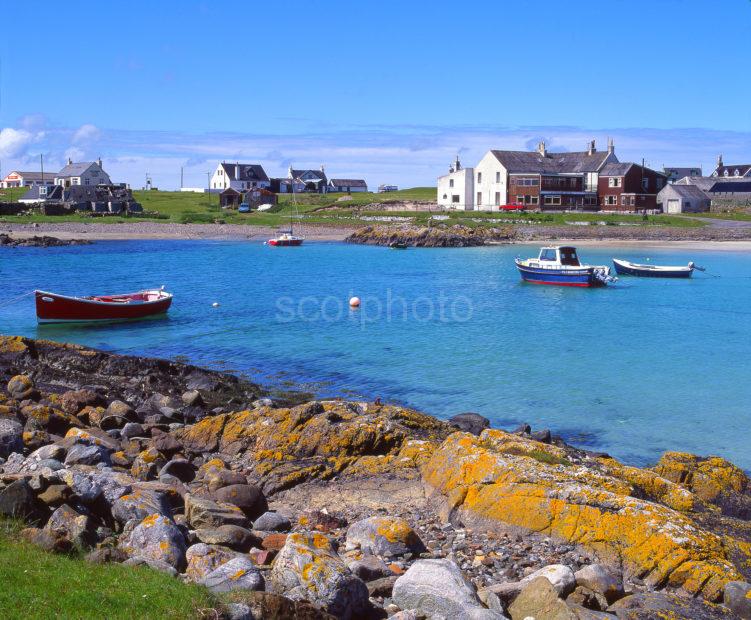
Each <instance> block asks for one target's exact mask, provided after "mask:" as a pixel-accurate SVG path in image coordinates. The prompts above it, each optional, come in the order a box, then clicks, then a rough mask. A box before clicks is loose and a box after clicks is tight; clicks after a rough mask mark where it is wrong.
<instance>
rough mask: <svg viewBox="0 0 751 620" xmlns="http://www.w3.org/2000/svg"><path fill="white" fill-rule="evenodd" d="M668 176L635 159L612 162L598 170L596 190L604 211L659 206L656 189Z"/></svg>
mask: <svg viewBox="0 0 751 620" xmlns="http://www.w3.org/2000/svg"><path fill="white" fill-rule="evenodd" d="M666 184H667V176H666V175H665V174H663V173H662V172H657V171H656V170H651V169H650V168H647V167H645V166H640V165H639V164H633V163H609V164H606V165H605V166H603V168H602V169H601V170H600V173H599V180H598V188H597V194H598V196H599V199H600V208H601V209H602V210H603V211H647V210H654V209H657V193H658V192H659V191H660V190H661V189H662V188H663V187H665V185H666Z"/></svg>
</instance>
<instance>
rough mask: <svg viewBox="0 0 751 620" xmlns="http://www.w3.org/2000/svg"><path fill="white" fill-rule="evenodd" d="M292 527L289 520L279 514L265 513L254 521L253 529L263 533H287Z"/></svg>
mask: <svg viewBox="0 0 751 620" xmlns="http://www.w3.org/2000/svg"><path fill="white" fill-rule="evenodd" d="M291 527H292V524H291V523H290V521H289V519H288V518H287V517H285V516H284V515H280V514H279V513H278V512H264V513H263V514H262V515H261V516H260V517H258V518H257V519H256V520H255V521H253V529H255V530H260V531H262V532H287V531H289V530H290V528H291Z"/></svg>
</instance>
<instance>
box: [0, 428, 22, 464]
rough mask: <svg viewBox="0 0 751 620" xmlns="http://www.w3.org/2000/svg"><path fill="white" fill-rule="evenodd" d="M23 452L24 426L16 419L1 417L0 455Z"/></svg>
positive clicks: (6, 455)
mask: <svg viewBox="0 0 751 620" xmlns="http://www.w3.org/2000/svg"><path fill="white" fill-rule="evenodd" d="M13 452H19V453H20V452H23V426H22V425H21V424H20V423H19V422H16V421H15V420H8V419H6V418H0V457H2V458H7V457H8V456H10V455H11V454H12V453H13Z"/></svg>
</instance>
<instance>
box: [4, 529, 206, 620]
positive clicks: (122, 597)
mask: <svg viewBox="0 0 751 620" xmlns="http://www.w3.org/2000/svg"><path fill="white" fill-rule="evenodd" d="M20 527H21V526H20V525H19V524H17V523H15V522H12V521H0V584H2V587H0V609H1V610H2V613H0V615H2V617H4V618H26V619H31V618H39V619H42V618H44V619H47V618H123V619H131V618H201V617H213V615H207V614H206V611H207V610H211V609H213V608H214V607H215V606H216V601H215V600H214V599H213V597H212V596H211V595H210V593H209V592H208V590H206V589H205V588H202V587H200V586H195V585H186V584H183V583H182V582H181V581H179V580H178V579H175V578H174V577H171V576H169V575H166V574H163V573H159V572H156V571H153V570H151V569H148V568H143V567H129V566H122V565H120V564H105V565H97V564H90V563H88V562H86V561H84V560H82V559H80V558H76V557H69V556H62V555H53V554H51V553H47V552H46V551H43V550H41V549H39V548H38V547H35V546H34V545H31V544H29V543H26V542H22V541H19V539H18V533H17V532H18V530H19V529H20Z"/></svg>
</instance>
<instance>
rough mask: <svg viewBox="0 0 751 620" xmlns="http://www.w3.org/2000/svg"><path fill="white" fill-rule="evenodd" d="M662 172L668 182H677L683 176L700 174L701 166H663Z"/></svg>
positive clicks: (697, 175)
mask: <svg viewBox="0 0 751 620" xmlns="http://www.w3.org/2000/svg"><path fill="white" fill-rule="evenodd" d="M662 172H663V173H664V174H665V175H666V176H667V178H668V183H677V182H678V181H679V180H680V179H683V178H686V177H688V178H692V177H700V176H701V168H672V167H663V169H662Z"/></svg>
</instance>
